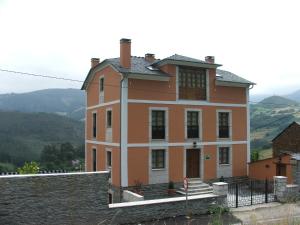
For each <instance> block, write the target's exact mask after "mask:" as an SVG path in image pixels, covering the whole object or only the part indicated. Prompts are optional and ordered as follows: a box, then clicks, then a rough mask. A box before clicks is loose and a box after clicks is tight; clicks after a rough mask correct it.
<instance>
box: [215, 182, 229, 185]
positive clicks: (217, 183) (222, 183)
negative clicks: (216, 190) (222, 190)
mask: <svg viewBox="0 0 300 225" xmlns="http://www.w3.org/2000/svg"><path fill="white" fill-rule="evenodd" d="M227 184H228V183H226V182H215V183H213V185H220V186H221V185H227Z"/></svg>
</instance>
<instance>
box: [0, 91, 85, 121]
mask: <svg viewBox="0 0 300 225" xmlns="http://www.w3.org/2000/svg"><path fill="white" fill-rule="evenodd" d="M0 110H1V111H19V112H46V113H55V114H59V115H64V116H67V117H70V118H73V119H77V120H83V119H84V110H85V96H84V92H83V91H81V90H78V89H45V90H40V91H33V92H28V93H21V94H0Z"/></svg>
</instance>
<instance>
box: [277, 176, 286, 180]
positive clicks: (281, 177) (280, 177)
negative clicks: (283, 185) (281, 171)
mask: <svg viewBox="0 0 300 225" xmlns="http://www.w3.org/2000/svg"><path fill="white" fill-rule="evenodd" d="M276 178H279V179H283V178H286V179H287V177H285V176H274V179H276Z"/></svg>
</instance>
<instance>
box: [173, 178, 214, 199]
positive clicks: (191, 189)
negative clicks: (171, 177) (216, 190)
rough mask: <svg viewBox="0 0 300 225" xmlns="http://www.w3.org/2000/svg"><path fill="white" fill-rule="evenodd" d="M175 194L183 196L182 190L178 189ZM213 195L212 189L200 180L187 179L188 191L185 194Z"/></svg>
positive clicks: (183, 191)
mask: <svg viewBox="0 0 300 225" xmlns="http://www.w3.org/2000/svg"><path fill="white" fill-rule="evenodd" d="M177 193H179V194H182V195H185V190H184V188H183V187H182V188H179V190H178V191H177ZM211 193H213V188H212V187H211V186H209V185H208V184H206V183H203V181H202V180H201V179H200V178H189V179H188V190H187V194H188V195H189V196H190V195H203V194H211Z"/></svg>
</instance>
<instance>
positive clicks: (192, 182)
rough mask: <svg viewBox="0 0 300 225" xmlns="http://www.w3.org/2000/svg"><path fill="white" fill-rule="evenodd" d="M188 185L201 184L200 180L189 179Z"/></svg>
mask: <svg viewBox="0 0 300 225" xmlns="http://www.w3.org/2000/svg"><path fill="white" fill-rule="evenodd" d="M188 184H189V185H193V184H203V181H202V180H189V181H188Z"/></svg>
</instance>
